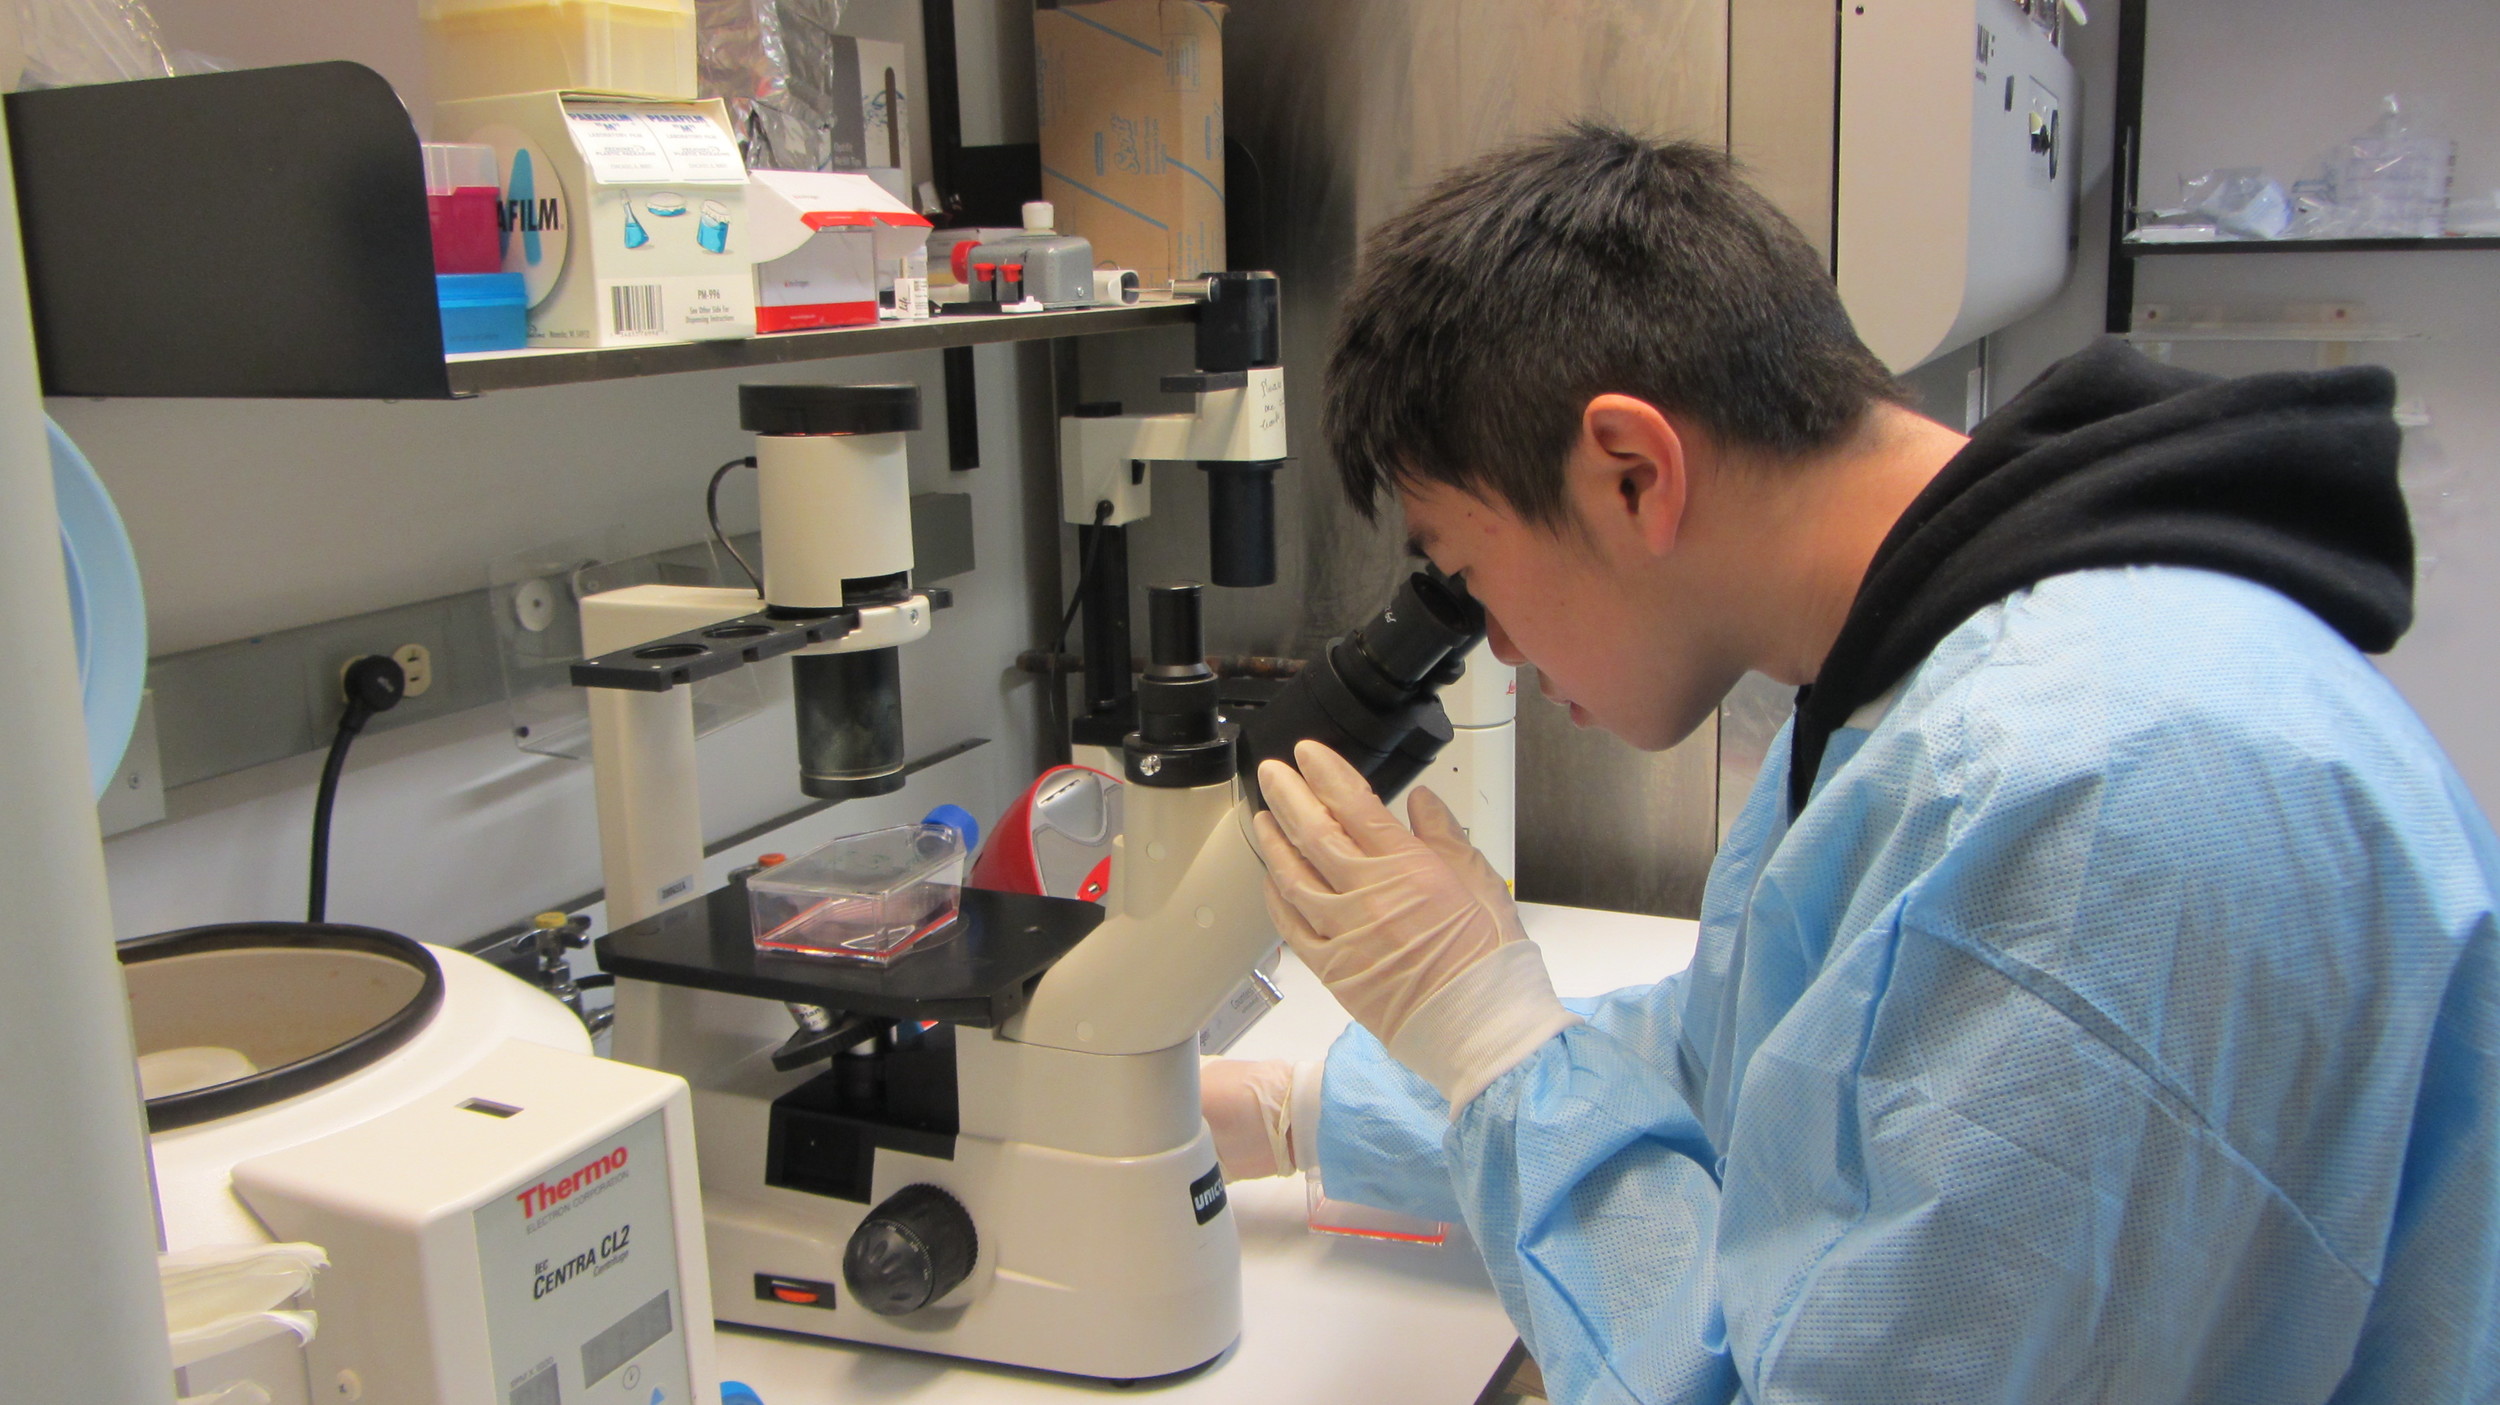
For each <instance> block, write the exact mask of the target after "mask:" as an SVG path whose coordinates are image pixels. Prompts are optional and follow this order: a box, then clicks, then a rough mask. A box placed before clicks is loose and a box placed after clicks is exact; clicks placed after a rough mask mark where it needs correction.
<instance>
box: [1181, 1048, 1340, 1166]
mask: <svg viewBox="0 0 2500 1405" xmlns="http://www.w3.org/2000/svg"><path fill="white" fill-rule="evenodd" d="M1319 1085H1320V1065H1318V1064H1317V1063H1303V1064H1297V1063H1293V1062H1290V1061H1288V1060H1285V1059H1206V1060H1203V1061H1202V1062H1200V1064H1199V1065H1198V1106H1199V1109H1200V1110H1201V1111H1202V1112H1204V1113H1205V1114H1206V1119H1207V1130H1208V1131H1210V1132H1212V1133H1214V1134H1215V1159H1216V1160H1217V1161H1219V1162H1221V1163H1223V1167H1224V1179H1226V1180H1228V1181H1248V1180H1257V1179H1259V1178H1260V1177H1262V1176H1281V1175H1284V1174H1286V1173H1287V1172H1289V1171H1294V1170H1305V1171H1307V1170H1310V1169H1312V1168H1313V1167H1315V1166H1316V1165H1317V1164H1318V1160H1319V1157H1318V1147H1317V1145H1316V1142H1317V1140H1318V1137H1317V1131H1318V1121H1319ZM1297 1133H1299V1135H1297Z"/></svg>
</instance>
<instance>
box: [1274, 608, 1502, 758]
mask: <svg viewBox="0 0 2500 1405" xmlns="http://www.w3.org/2000/svg"><path fill="white" fill-rule="evenodd" d="M1484 630H1485V624H1484V607H1482V606H1480V605H1478V604H1477V603H1476V602H1475V600H1474V599H1473V598H1472V597H1470V596H1469V595H1468V594H1467V586H1466V583H1465V582H1464V581H1463V580H1461V579H1459V578H1457V577H1453V576H1445V575H1443V574H1441V572H1439V571H1438V570H1435V569H1433V568H1431V567H1429V566H1427V567H1426V568H1424V569H1423V570H1421V571H1417V572H1415V573H1413V574H1411V575H1409V576H1408V577H1407V578H1406V581H1405V583H1404V584H1402V585H1400V586H1399V587H1398V593H1397V596H1396V597H1395V598H1394V599H1392V600H1391V601H1390V602H1389V605H1388V608H1386V609H1384V610H1382V611H1381V612H1380V613H1379V614H1377V615H1375V616H1373V617H1372V618H1371V619H1370V620H1368V621H1366V622H1365V623H1364V625H1363V627H1362V628H1360V629H1358V630H1356V631H1354V632H1353V633H1352V634H1349V635H1345V636H1343V637H1341V638H1339V639H1337V640H1335V641H1334V642H1332V643H1331V644H1330V645H1329V646H1328V649H1327V651H1326V653H1324V654H1323V655H1322V656H1321V657H1320V659H1319V660H1318V661H1317V662H1316V663H1315V664H1314V665H1313V666H1312V667H1310V668H1306V669H1304V670H1303V671H1302V672H1301V674H1300V675H1298V676H1297V677H1296V678H1295V679H1294V680H1293V682H1292V683H1290V684H1288V685H1286V688H1285V690H1284V691H1283V692H1282V693H1279V694H1278V695H1277V696H1276V699H1275V700H1274V701H1273V702H1270V703H1269V704H1268V705H1267V706H1265V707H1263V708H1260V709H1259V710H1258V712H1257V713H1256V714H1254V715H1253V716H1252V717H1251V718H1250V720H1249V722H1248V723H1247V724H1246V725H1245V726H1244V727H1243V729H1242V747H1243V750H1244V751H1245V752H1246V753H1247V755H1246V756H1245V757H1244V761H1245V763H1246V764H1247V765H1248V766H1249V767H1250V768H1251V774H1252V777H1253V780H1252V784H1251V787H1250V793H1251V796H1252V797H1253V800H1254V802H1255V803H1258V804H1262V805H1263V804H1265V803H1266V801H1265V799H1264V798H1263V797H1261V796H1260V795H1259V791H1258V786H1257V782H1256V779H1255V777H1256V768H1257V766H1258V763H1259V762H1261V761H1266V760H1270V759H1273V760H1279V761H1283V762H1286V763H1287V764H1289V765H1290V764H1291V763H1292V761H1293V748H1294V744H1295V743H1297V742H1300V741H1304V740H1310V741H1316V742H1320V743H1322V744H1324V745H1326V746H1327V747H1328V748H1329V749H1330V750H1332V751H1334V752H1336V753H1337V754H1338V755H1339V756H1342V757H1344V758H1345V759H1346V760H1347V761H1348V762H1349V763H1351V764H1352V765H1353V767H1354V769H1356V770H1358V771H1361V772H1362V773H1363V775H1364V777H1365V778H1366V779H1368V780H1369V781H1370V782H1371V784H1372V789H1373V790H1374V791H1377V792H1378V793H1379V794H1381V795H1383V796H1388V795H1394V794H1396V793H1397V791H1398V790H1399V789H1400V788H1402V787H1404V786H1405V785H1406V783H1407V782H1409V781H1411V780H1413V779H1414V778H1415V777H1416V776H1418V775H1420V774H1422V772H1423V769H1424V767H1425V766H1426V765H1427V764H1429V763H1430V762H1431V760H1432V758H1433V756H1434V754H1435V753H1437V752H1439V751H1440V749H1441V748H1442V746H1443V745H1445V744H1447V743H1448V741H1449V740H1450V724H1449V717H1448V715H1447V714H1445V713H1444V712H1443V711H1442V710H1441V704H1440V701H1439V700H1438V699H1437V698H1436V697H1435V696H1434V694H1435V693H1437V692H1438V691H1439V690H1440V689H1441V688H1442V687H1444V686H1446V685H1447V684H1449V683H1450V682H1452V681H1453V680H1454V679H1455V678H1456V676H1457V674H1456V672H1454V670H1457V669H1461V668H1463V665H1462V664H1461V663H1460V659H1461V657H1462V656H1463V655H1465V654H1466V652H1467V651H1468V650H1470V649H1473V648H1474V647H1476V645H1477V643H1478V642H1479V641H1481V640H1482V639H1483V638H1484Z"/></svg>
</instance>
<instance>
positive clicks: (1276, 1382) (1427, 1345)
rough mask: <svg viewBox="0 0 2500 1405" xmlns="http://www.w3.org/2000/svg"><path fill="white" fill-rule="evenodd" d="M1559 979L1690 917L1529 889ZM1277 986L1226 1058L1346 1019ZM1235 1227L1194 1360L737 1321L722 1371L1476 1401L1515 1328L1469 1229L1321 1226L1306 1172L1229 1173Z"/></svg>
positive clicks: (766, 1380) (1053, 1389)
mask: <svg viewBox="0 0 2500 1405" xmlns="http://www.w3.org/2000/svg"><path fill="white" fill-rule="evenodd" d="M1520 913H1521V917H1522V919H1523V921H1524V923H1525V925H1526V927H1527V929H1528V934H1529V935H1530V936H1532V937H1534V938H1535V939H1536V941H1537V942H1538V944H1539V945H1541V946H1542V947H1543V948H1544V949H1545V960H1546V965H1547V968H1548V969H1549V970H1551V971H1552V973H1553V977H1554V988H1555V989H1556V990H1558V991H1560V992H1562V993H1563V994H1565V995H1596V994H1599V993H1602V992H1604V991H1608V990H1613V989H1616V988H1618V987H1621V986H1626V985H1636V984H1640V983H1643V982H1647V981H1654V980H1657V979H1659V978H1660V977H1662V976H1665V975H1667V974H1669V973H1670V972H1674V971H1678V970H1681V969H1683V968H1684V966H1685V964H1686V963H1687V962H1689V961H1691V960H1692V956H1693V944H1694V941H1695V938H1696V935H1697V933H1696V929H1695V927H1694V924H1692V923H1691V922H1687V921H1681V920H1678V919H1673V918H1659V917H1636V916H1632V915H1629V914H1625V913H1619V912H1599V911H1593V910H1589V909H1585V908H1567V907H1548V906H1544V905H1541V904H1536V903H1528V904H1523V905H1522V906H1521V908H1520ZM1277 986H1278V988H1279V989H1280V990H1282V991H1283V993H1284V997H1285V998H1284V1000H1283V1002H1282V1003H1280V1004H1279V1005H1277V1006H1276V1008H1275V1009H1273V1010H1271V1011H1269V1012H1268V1014H1267V1016H1266V1018H1264V1019H1262V1020H1260V1021H1259V1023H1258V1024H1257V1025H1255V1026H1253V1027H1252V1028H1251V1029H1250V1031H1249V1032H1248V1033H1247V1034H1245V1035H1243V1036H1242V1038H1241V1040H1240V1042H1239V1043H1238V1044H1236V1045H1235V1046H1234V1047H1233V1048H1232V1049H1231V1050H1230V1051H1229V1053H1230V1056H1231V1057H1235V1058H1254V1059H1270V1058H1290V1059H1311V1058H1318V1057H1319V1056H1320V1055H1321V1054H1323V1053H1325V1052H1326V1050H1327V1048H1328V1046H1329V1044H1330V1043H1332V1042H1334V1041H1335V1039H1336V1037H1337V1035H1338V1034H1339V1033H1341V1032H1342V1031H1343V1030H1344V1029H1345V1027H1346V1013H1345V1010H1344V1009H1343V1007H1341V1006H1339V1005H1338V1004H1337V1002H1336V1000H1335V999H1334V998H1332V997H1331V996H1330V995H1329V994H1328V991H1327V989H1326V988H1325V987H1323V986H1322V985H1321V984H1320V983H1319V981H1318V980H1317V979H1315V978H1314V977H1313V976H1312V975H1311V974H1310V972H1309V971H1307V970H1305V969H1304V968H1303V966H1302V964H1301V963H1300V962H1299V961H1296V960H1294V959H1293V958H1292V957H1290V956H1288V957H1287V958H1286V959H1285V961H1284V963H1283V965H1282V966H1281V968H1280V969H1279V971H1278V976H1277ZM1230 1194H1231V1203H1232V1208H1233V1213H1234V1215H1235V1217H1236V1218H1237V1220H1238V1221H1239V1223H1240V1226H1241V1269H1242V1332H1241V1340H1240V1341H1238V1342H1236V1343H1234V1344H1233V1346H1232V1348H1231V1349H1230V1350H1228V1351H1226V1352H1225V1353H1224V1354H1223V1355H1222V1356H1220V1357H1218V1358H1216V1360H1215V1361H1214V1362H1213V1363H1212V1364H1210V1365H1208V1366H1206V1367H1204V1368H1201V1369H1200V1370H1197V1371H1193V1372H1188V1373H1185V1374H1183V1375H1180V1376H1173V1377H1166V1378H1163V1379H1161V1380H1153V1381H1142V1382H1139V1383H1138V1384H1137V1385H1135V1386H1133V1387H1129V1388H1126V1389H1123V1388H1120V1387H1117V1386H1113V1385H1111V1384H1109V1383H1107V1382H1100V1381H1084V1380H1077V1379H1073V1378H1070V1377H1065V1376H1052V1375H1045V1374H1042V1373H1040V1372H1034V1371H1019V1370H1011V1369H1007V1368H1003V1367H994V1366H982V1365H975V1364H970V1363H966V1362H960V1361H954V1360H950V1359H948V1358H944V1357H937V1356H924V1355H920V1354H918V1353H914V1352H906V1351H895V1350H891V1349H886V1348H879V1347H861V1346H853V1345H850V1344H846V1343H839V1342H825V1341H816V1340H812V1339H807V1338H800V1337H788V1336H781V1335H776V1334H770V1333H762V1332H754V1331H748V1330H743V1329H734V1328H723V1329H722V1330H721V1333H720V1367H721V1375H722V1376H723V1377H724V1378H726V1379H729V1380H736V1381H744V1382H746V1383H747V1384H748V1385H750V1386H752V1387H754V1388H755V1390H756V1393H757V1394H758V1395H760V1396H761V1397H762V1398H763V1400H764V1402H765V1405H854V1403H855V1402H865V1401H945V1402H947V1405H1024V1402H1033V1401H1053V1400H1068V1399H1071V1398H1075V1397H1082V1396H1089V1395H1090V1396H1097V1397H1113V1398H1128V1399H1134V1398H1138V1397H1140V1396H1145V1395H1153V1396H1155V1397H1157V1398H1159V1399H1168V1400H1170V1401H1171V1402H1173V1405H1219V1403H1220V1405H1232V1403H1233V1402H1239V1405H1251V1402H1257V1405H1275V1402H1280V1401H1289V1402H1294V1405H1338V1403H1339V1402H1343V1403H1344V1405H1357V1402H1360V1405H1375V1402H1379V1401H1384V1400H1395V1401H1411V1402H1418V1405H1425V1403H1427V1402H1449V1405H1469V1402H1472V1401H1474V1400H1475V1399H1476V1398H1477V1397H1478V1396H1479V1395H1480V1394H1481V1393H1482V1392H1483V1390H1484V1388H1485V1386H1486V1385H1487V1383H1489V1382H1490V1381H1491V1380H1492V1378H1493V1374H1494V1371H1495V1369H1496V1368H1497V1367H1499V1366H1500V1365H1501V1362H1502V1358H1503V1356H1504V1354H1505V1353H1506V1352H1508V1351H1509V1349H1510V1345H1511V1342H1512V1340H1513V1338H1514V1337H1515V1336H1516V1335H1517V1334H1516V1333H1515V1332H1514V1331H1513V1330H1512V1329H1511V1325H1510V1321H1509V1319H1508V1318H1506V1317H1504V1316H1503V1315H1502V1307H1501V1304H1500V1303H1499V1302H1498V1301H1496V1300H1495V1298H1494V1296H1493V1288H1492V1284H1491V1283H1490V1282H1489V1281H1488V1280H1487V1279H1486V1277H1485V1273H1484V1266H1483V1263H1482V1261H1481V1260H1479V1259H1478V1258H1477V1256H1476V1252H1475V1248H1474V1246H1473V1245H1472V1244H1470V1243H1469V1242H1468V1241H1467V1239H1466V1236H1465V1232H1464V1231H1463V1230H1457V1229H1454V1230H1453V1231H1452V1233H1451V1236H1450V1241H1449V1242H1448V1243H1447V1244H1442V1245H1437V1246H1421V1245H1411V1244H1396V1243H1386V1242H1380V1241H1372V1240H1355V1239H1345V1238H1338V1237H1335V1236H1330V1235H1322V1234H1314V1233H1312V1232H1311V1231H1310V1229H1309V1228H1308V1226H1307V1224H1306V1215H1307V1210H1306V1207H1305V1203H1304V1191H1303V1184H1302V1180H1301V1178H1300V1177H1286V1178H1282V1179H1277V1180H1264V1181H1242V1182H1239V1183H1236V1184H1235V1185H1233V1186H1232V1187H1231V1190H1230Z"/></svg>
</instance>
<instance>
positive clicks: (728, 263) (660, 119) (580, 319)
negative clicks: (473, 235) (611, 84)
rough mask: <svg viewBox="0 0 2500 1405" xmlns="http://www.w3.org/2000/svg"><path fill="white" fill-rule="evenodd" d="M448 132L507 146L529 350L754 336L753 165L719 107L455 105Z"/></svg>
mask: <svg viewBox="0 0 2500 1405" xmlns="http://www.w3.org/2000/svg"><path fill="white" fill-rule="evenodd" d="M437 120H438V122H439V123H440V125H441V126H442V128H443V129H444V131H445V133H446V134H447V139H450V140H457V141H468V142H482V143H485V144H487V145H489V146H492V147H494V148H495V155H496V161H497V165H498V167H499V169H500V171H501V174H502V180H503V203H502V205H501V206H500V208H499V213H498V218H499V220H500V223H501V226H502V240H503V258H504V262H503V266H504V270H505V271H506V272H508V273H518V274H521V275H522V277H523V278H524V279H525V280H526V281H527V283H528V287H529V298H530V310H529V344H530V346H531V347H533V348H538V349H556V348H574V347H600V346H634V345H640V344H645V343H650V342H666V341H700V340H705V339H711V338H721V337H744V336H750V335H753V333H754V331H755V278H754V266H755V260H754V256H753V254H752V252H751V248H752V244H751V231H750V230H749V228H748V219H747V197H746V181H747V172H746V163H745V162H744V161H742V160H741V159H740V158H739V156H738V143H737V139H736V137H735V135H734V134H733V133H732V132H731V130H730V126H729V118H728V114H727V113H726V112H725V111H724V110H723V109H722V107H721V104H720V102H719V101H718V100H717V99H705V100H703V101H701V102H660V101H653V100H648V99H642V98H633V97H624V96H619V95H616V94H608V93H586V92H561V93H524V94H521V95H519V96H514V97H500V98H475V99H471V100H469V101H466V102H453V103H445V104H443V105H442V106H441V108H440V109H439V110H438V118H437Z"/></svg>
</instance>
